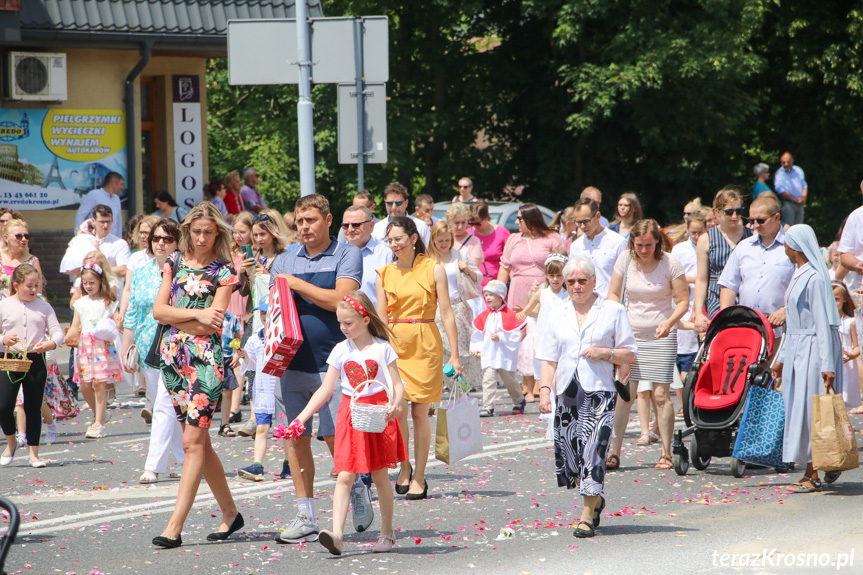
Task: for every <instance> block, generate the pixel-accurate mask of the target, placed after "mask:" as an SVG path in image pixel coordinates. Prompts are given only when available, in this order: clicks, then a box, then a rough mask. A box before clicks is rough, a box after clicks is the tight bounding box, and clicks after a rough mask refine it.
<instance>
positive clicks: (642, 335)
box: [608, 220, 689, 469]
mask: <svg viewBox="0 0 863 575" xmlns="http://www.w3.org/2000/svg"><path fill="white" fill-rule="evenodd" d="M608 299H609V301H617V302H621V303H622V304H623V305H624V307H625V308H626V313H627V316H628V317H629V322H630V324H631V326H632V331H633V333H634V334H635V341H636V343H637V344H638V353H637V357H636V362H635V364H633V365H632V380H633V381H637V382H638V385H637V390H638V419H639V420H640V422H641V439H639V442H641V441H648V440H649V437H650V435H649V427H648V426H649V424H650V404H651V399H653V400H655V402H656V414H657V419H658V421H659V433H660V436H661V438H662V456H661V457H660V458H659V463H658V464H657V466H656V468H657V469H671V434H672V432H673V431H674V407H673V406H672V404H671V400H670V399H669V395H668V388H669V385H670V384H671V382H672V381H673V377H674V361H675V360H676V359H677V322H678V321H680V319H681V318H683V316H684V314H685V313H686V310H687V309H688V308H689V286H688V284H687V283H686V274H685V273H684V271H683V266H681V265H680V262H679V261H678V260H677V258H676V257H674V256H673V255H671V254H670V253H664V252H663V251H662V232H660V231H659V224H658V223H656V220H640V221H638V222H636V224H635V225H634V226H633V227H632V232H631V233H630V235H629V249H627V250H624V251H623V252H621V253H620V256H618V258H617V262H616V263H615V264H614V273H613V274H612V275H611V287H610V288H609V290H608ZM621 368H622V369H621V371H622V372H624V371H628V370H629V366H628V365H626V366H621ZM621 375H622V377H621V380H625V379H626V377H625V376H626V374H625V373H623V374H621ZM631 407H632V402H631V401H628V402H624V401H623V400H622V398H618V402H617V406H616V407H615V414H614V431H615V438H614V442H613V445H612V448H611V455H609V457H608V465H609V466H610V468H611V469H616V468H617V466H618V465H620V449H621V447H622V446H623V434H624V431H625V430H626V424H627V422H628V421H629V410H630V408H631Z"/></svg>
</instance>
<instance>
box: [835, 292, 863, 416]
mask: <svg viewBox="0 0 863 575" xmlns="http://www.w3.org/2000/svg"><path fill="white" fill-rule="evenodd" d="M833 297H834V298H836V307H837V308H839V339H840V341H841V342H842V382H843V384H842V399H843V400H844V401H845V407H847V408H848V409H849V410H852V409H854V408H858V407H860V404H861V401H860V387H861V386H860V375H859V371H858V370H857V358H858V357H860V345H859V343H858V341H857V330H856V329H855V326H854V309H855V307H854V302H853V301H851V294H850V293H849V292H848V288H847V287H846V286H845V284H844V283H842V282H839V281H834V282H833ZM854 413H857V412H854Z"/></svg>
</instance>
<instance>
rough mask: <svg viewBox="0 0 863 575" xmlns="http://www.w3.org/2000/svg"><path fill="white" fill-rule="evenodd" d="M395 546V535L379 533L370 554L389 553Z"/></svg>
mask: <svg viewBox="0 0 863 575" xmlns="http://www.w3.org/2000/svg"><path fill="white" fill-rule="evenodd" d="M395 544H396V536H395V533H393V534H392V535H384V534H383V533H381V535H380V537H378V540H377V541H376V542H375V545H374V547H372V553H389V552H390V550H392V548H393V547H395Z"/></svg>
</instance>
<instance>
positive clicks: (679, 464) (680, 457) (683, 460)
mask: <svg viewBox="0 0 863 575" xmlns="http://www.w3.org/2000/svg"><path fill="white" fill-rule="evenodd" d="M671 463H672V465H673V466H674V472H675V473H677V474H678V475H686V472H688V471H689V456H688V455H686V454H685V453H675V454H673V456H672V458H671Z"/></svg>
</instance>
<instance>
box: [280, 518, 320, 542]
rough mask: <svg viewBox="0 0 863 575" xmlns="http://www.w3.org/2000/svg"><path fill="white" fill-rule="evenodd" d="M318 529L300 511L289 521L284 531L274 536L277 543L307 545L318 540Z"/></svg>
mask: <svg viewBox="0 0 863 575" xmlns="http://www.w3.org/2000/svg"><path fill="white" fill-rule="evenodd" d="M319 531H320V529H319V528H318V524H317V522H316V521H310V520H309V519H308V517H306V514H305V513H303V512H302V511H300V512H298V513H297V516H296V517H295V518H294V520H293V521H291V524H290V525H288V526H287V527H286V528H285V530H284V531H282V532H281V533H279V534H278V535H276V537H275V539H276V541H278V542H279V543H307V542H311V541H317V540H318V533H319Z"/></svg>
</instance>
